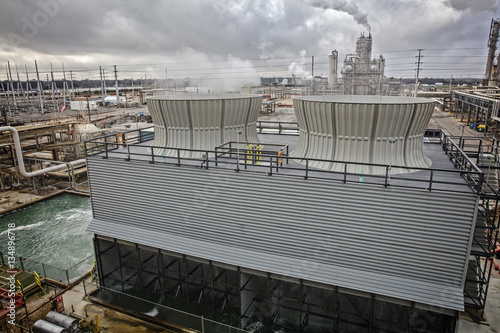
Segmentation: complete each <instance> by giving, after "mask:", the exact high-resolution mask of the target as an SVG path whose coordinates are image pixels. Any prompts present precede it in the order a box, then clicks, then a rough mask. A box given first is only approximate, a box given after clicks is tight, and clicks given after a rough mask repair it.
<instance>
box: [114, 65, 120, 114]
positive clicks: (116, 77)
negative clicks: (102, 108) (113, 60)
mask: <svg viewBox="0 0 500 333" xmlns="http://www.w3.org/2000/svg"><path fill="white" fill-rule="evenodd" d="M114 66H115V70H114V72H115V89H116V106H118V104H120V92H119V90H118V71H117V70H116V65H114Z"/></svg>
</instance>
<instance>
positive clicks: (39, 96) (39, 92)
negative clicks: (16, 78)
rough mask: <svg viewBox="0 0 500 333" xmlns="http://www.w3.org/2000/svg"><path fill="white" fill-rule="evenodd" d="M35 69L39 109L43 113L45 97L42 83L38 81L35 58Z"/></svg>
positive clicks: (38, 75)
mask: <svg viewBox="0 0 500 333" xmlns="http://www.w3.org/2000/svg"><path fill="white" fill-rule="evenodd" d="M35 70H36V81H37V88H38V99H39V101H40V110H41V112H42V114H44V111H43V100H44V99H45V93H44V92H43V86H42V83H41V82H40V74H39V73H38V65H37V63H36V60H35ZM42 96H43V97H42Z"/></svg>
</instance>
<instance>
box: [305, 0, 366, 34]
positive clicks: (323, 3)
mask: <svg viewBox="0 0 500 333" xmlns="http://www.w3.org/2000/svg"><path fill="white" fill-rule="evenodd" d="M305 3H307V4H309V5H311V6H313V7H316V8H323V9H333V10H337V11H339V12H344V13H346V14H349V15H350V16H352V18H353V19H354V20H355V21H356V22H358V24H361V25H363V26H365V27H366V28H367V29H368V31H370V30H371V27H370V24H369V23H368V14H365V13H363V12H362V11H361V10H360V9H359V7H358V5H356V4H354V3H351V2H349V1H346V0H305Z"/></svg>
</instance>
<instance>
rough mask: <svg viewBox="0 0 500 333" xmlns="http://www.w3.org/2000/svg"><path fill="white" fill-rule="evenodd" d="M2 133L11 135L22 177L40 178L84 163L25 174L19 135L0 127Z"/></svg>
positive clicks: (10, 129) (12, 128)
mask: <svg viewBox="0 0 500 333" xmlns="http://www.w3.org/2000/svg"><path fill="white" fill-rule="evenodd" d="M4 131H9V132H11V133H12V138H13V139H14V146H15V147H16V157H17V164H18V166H19V172H20V173H21V175H22V176H23V177H27V178H29V177H35V176H40V175H43V174H45V173H47V172H52V171H59V170H62V169H66V168H67V167H68V166H71V167H74V166H77V165H81V164H83V163H85V162H86V161H85V159H81V160H76V161H72V162H68V163H65V164H62V165H56V166H53V167H50V168H44V169H41V170H37V171H33V172H26V168H25V166H24V156H23V150H22V148H21V140H20V139H19V133H17V130H16V129H15V128H14V127H12V126H2V127H0V132H4Z"/></svg>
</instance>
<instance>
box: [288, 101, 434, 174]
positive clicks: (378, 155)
mask: <svg viewBox="0 0 500 333" xmlns="http://www.w3.org/2000/svg"><path fill="white" fill-rule="evenodd" d="M294 108H295V114H296V116H297V121H298V123H299V129H300V136H299V142H298V145H297V148H296V149H295V150H294V151H293V152H292V156H294V157H303V158H311V159H322V160H335V161H347V162H355V163H369V164H384V165H398V166H406V167H410V168H414V167H419V168H427V167H429V166H430V163H431V162H430V160H429V159H428V158H427V157H426V156H425V155H424V152H423V137H424V132H425V129H426V126H427V124H428V123H429V120H430V118H431V116H432V112H433V111H434V101H432V100H428V99H422V98H408V97H388V96H346V95H344V96H312V97H301V98H296V99H294ZM391 138H393V139H395V140H393V139H391ZM390 139H391V140H390ZM391 141H392V143H391ZM303 163H305V161H303ZM309 166H311V167H316V168H320V169H325V170H331V171H344V168H345V164H344V163H335V162H331V161H314V160H310V161H309ZM347 171H348V172H358V173H359V172H362V173H365V174H382V173H385V172H386V168H385V167H383V166H381V167H376V166H368V165H360V164H349V165H348V170H347ZM411 171H412V170H411V169H410V170H409V169H402V168H399V169H394V168H393V169H392V172H393V173H402V172H411Z"/></svg>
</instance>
